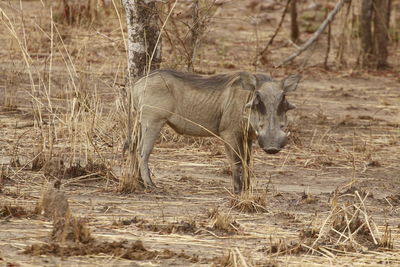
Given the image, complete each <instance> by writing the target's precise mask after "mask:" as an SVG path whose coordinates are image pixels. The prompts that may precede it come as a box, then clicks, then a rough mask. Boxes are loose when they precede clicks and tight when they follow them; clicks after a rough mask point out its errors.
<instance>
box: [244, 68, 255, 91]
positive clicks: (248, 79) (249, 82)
mask: <svg viewBox="0 0 400 267" xmlns="http://www.w3.org/2000/svg"><path fill="white" fill-rule="evenodd" d="M240 80H241V82H242V87H243V89H245V90H249V91H254V90H256V85H257V79H256V77H255V76H254V75H253V74H250V73H248V72H241V73H240Z"/></svg>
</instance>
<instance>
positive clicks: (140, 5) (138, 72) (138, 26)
mask: <svg viewBox="0 0 400 267" xmlns="http://www.w3.org/2000/svg"><path fill="white" fill-rule="evenodd" d="M122 3H123V5H124V8H125V13H126V21H127V25H128V77H129V78H130V79H135V78H137V77H140V76H142V75H144V74H146V73H147V70H149V69H150V70H154V69H158V68H159V67H160V63H161V45H160V43H157V40H158V36H159V34H160V29H159V27H158V24H157V10H156V5H155V2H154V1H139V0H122ZM149 65H150V68H149Z"/></svg>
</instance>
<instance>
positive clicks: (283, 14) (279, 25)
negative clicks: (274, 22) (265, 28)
mask: <svg viewBox="0 0 400 267" xmlns="http://www.w3.org/2000/svg"><path fill="white" fill-rule="evenodd" d="M290 2H291V0H287V2H286V5H285V8H284V9H283V12H282V16H281V21H279V24H278V27H277V28H276V29H275V32H274V34H273V35H272V37H271V39H269V41H268V43H267V45H266V46H265V47H264V49H263V50H262V51H261V52H260V54H259V56H262V55H263V54H264V53H265V52H267V50H268V47H269V46H270V45H271V44H272V42H273V41H274V39H275V37H276V35H277V34H278V32H279V30H280V29H281V26H282V24H283V20H284V19H285V16H286V13H287V10H288V8H289V4H290Z"/></svg>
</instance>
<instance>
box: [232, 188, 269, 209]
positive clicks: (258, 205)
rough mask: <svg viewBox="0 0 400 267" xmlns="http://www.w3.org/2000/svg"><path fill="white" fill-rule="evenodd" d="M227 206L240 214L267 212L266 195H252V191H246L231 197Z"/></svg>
mask: <svg viewBox="0 0 400 267" xmlns="http://www.w3.org/2000/svg"><path fill="white" fill-rule="evenodd" d="M229 206H231V207H232V208H233V209H236V210H238V211H240V212H247V213H259V212H268V210H267V208H266V206H267V194H266V193H254V192H253V191H252V190H248V191H246V192H244V193H242V194H240V195H238V196H235V195H231V198H230V200H229Z"/></svg>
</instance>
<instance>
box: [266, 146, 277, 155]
mask: <svg viewBox="0 0 400 267" xmlns="http://www.w3.org/2000/svg"><path fill="white" fill-rule="evenodd" d="M264 151H265V152H267V153H268V154H276V153H278V152H279V151H281V149H280V148H276V147H269V148H267V149H264Z"/></svg>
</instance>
